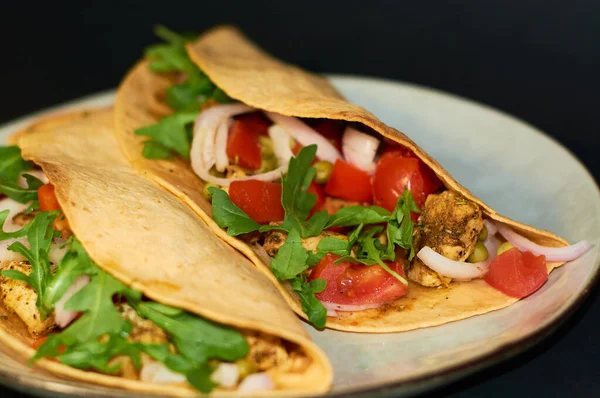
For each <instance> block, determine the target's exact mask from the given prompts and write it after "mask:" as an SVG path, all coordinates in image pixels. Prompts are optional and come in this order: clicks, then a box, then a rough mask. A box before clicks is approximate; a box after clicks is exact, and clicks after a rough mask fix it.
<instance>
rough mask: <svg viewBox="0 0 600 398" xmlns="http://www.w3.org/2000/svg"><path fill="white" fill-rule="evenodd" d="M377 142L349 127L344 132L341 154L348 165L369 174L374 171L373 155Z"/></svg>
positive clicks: (375, 139) (373, 138)
mask: <svg viewBox="0 0 600 398" xmlns="http://www.w3.org/2000/svg"><path fill="white" fill-rule="evenodd" d="M379 142H380V141H379V140H378V139H377V138H375V137H373V136H370V135H368V134H365V133H362V132H360V131H358V130H356V129H355V128H352V127H350V126H348V127H346V129H345V130H344V136H343V137H342V152H343V154H344V158H345V159H346V161H347V162H349V163H350V164H352V165H354V166H356V167H358V168H359V169H361V170H364V171H366V172H367V173H369V174H371V173H373V172H374V171H375V160H374V159H375V154H376V153H377V148H378V147H379Z"/></svg>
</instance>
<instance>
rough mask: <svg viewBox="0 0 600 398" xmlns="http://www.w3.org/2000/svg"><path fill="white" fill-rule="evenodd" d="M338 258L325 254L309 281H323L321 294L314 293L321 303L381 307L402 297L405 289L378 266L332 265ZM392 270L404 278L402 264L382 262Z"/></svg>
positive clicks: (345, 263) (343, 263) (342, 263)
mask: <svg viewBox="0 0 600 398" xmlns="http://www.w3.org/2000/svg"><path fill="white" fill-rule="evenodd" d="M339 258H340V256H338V255H336V254H331V253H329V254H327V255H326V256H325V257H323V259H321V261H320V262H319V263H318V264H317V265H316V267H315V268H314V269H313V271H312V272H311V274H310V278H309V280H315V279H323V280H325V281H326V282H327V286H326V287H325V290H323V291H322V292H321V293H317V295H316V296H317V298H318V299H319V300H321V301H324V302H330V303H335V304H339V305H359V306H360V305H367V304H383V303H386V302H389V301H392V300H395V299H397V298H400V297H402V296H404V295H405V294H406V285H405V284H404V283H402V282H400V281H399V280H398V279H396V278H395V277H393V276H392V275H390V274H389V273H388V272H387V271H386V270H384V269H383V268H381V267H380V266H379V265H371V266H367V265H362V264H354V263H350V262H345V261H344V262H341V263H339V264H334V262H335V261H337V260H338V259H339ZM385 263H386V264H387V265H388V266H389V267H390V268H391V269H392V270H394V271H396V272H397V273H398V274H399V275H401V276H404V271H403V269H402V264H400V263H399V262H397V261H386V262H385Z"/></svg>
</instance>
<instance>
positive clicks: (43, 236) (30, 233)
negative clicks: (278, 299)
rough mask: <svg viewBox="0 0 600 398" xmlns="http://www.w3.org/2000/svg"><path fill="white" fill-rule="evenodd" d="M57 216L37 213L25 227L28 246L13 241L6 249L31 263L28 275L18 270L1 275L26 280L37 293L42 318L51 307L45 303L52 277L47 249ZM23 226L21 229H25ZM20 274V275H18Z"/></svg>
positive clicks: (37, 303)
mask: <svg viewBox="0 0 600 398" xmlns="http://www.w3.org/2000/svg"><path fill="white" fill-rule="evenodd" d="M57 216H58V212H43V213H40V214H38V215H37V216H36V217H35V218H34V219H33V220H32V221H31V222H30V223H29V225H28V226H27V227H25V228H26V237H27V240H28V241H29V246H30V248H27V247H26V246H25V245H23V244H22V243H21V242H14V243H13V244H11V245H10V246H9V247H8V250H11V251H14V252H16V253H19V254H21V255H23V257H25V258H26V259H27V261H29V264H31V272H30V273H29V275H25V274H22V273H20V272H18V271H8V270H7V271H2V275H4V276H7V277H9V278H13V279H18V280H22V281H24V282H26V283H27V284H28V285H29V286H31V287H32V288H33V289H34V290H35V291H36V293H37V301H36V306H37V307H38V309H39V311H40V316H41V317H42V319H46V317H47V316H48V314H49V313H50V312H52V308H51V307H49V306H48V305H47V299H46V294H47V288H48V282H49V281H50V279H51V278H52V273H51V272H50V260H49V257H48V256H49V251H50V244H51V243H52V239H53V238H54V237H55V236H56V232H57V231H55V230H54V229H53V228H52V223H53V222H54V220H55V219H56V217H57ZM25 228H23V229H25ZM18 274H21V275H18Z"/></svg>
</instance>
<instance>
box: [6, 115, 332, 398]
mask: <svg viewBox="0 0 600 398" xmlns="http://www.w3.org/2000/svg"><path fill="white" fill-rule="evenodd" d="M112 130H113V113H112V110H111V109H104V110H93V111H85V112H81V111H79V112H75V113H69V114H62V115H59V116H57V117H53V118H50V119H48V120H44V121H42V122H40V123H37V124H35V125H33V126H32V127H31V128H28V129H25V130H23V132H19V133H17V137H18V141H19V146H20V147H21V149H22V155H23V157H24V158H25V159H27V160H31V161H33V162H35V163H36V164H38V165H39V166H41V167H42V169H43V170H44V172H45V173H46V175H47V176H48V178H49V180H50V182H51V183H52V184H53V185H54V186H55V190H56V196H57V198H58V201H59V202H60V204H61V207H62V209H63V211H64V213H65V215H66V217H67V219H68V220H69V224H70V226H71V228H72V230H73V231H74V233H75V235H76V236H77V238H78V239H79V240H80V241H81V243H82V244H83V246H84V247H85V249H86V250H87V252H88V253H89V255H90V257H91V258H92V259H93V260H94V261H95V263H96V264H97V265H98V266H99V267H101V268H102V269H104V270H105V271H107V272H109V273H110V274H112V275H113V276H115V277H116V278H117V279H119V280H120V281H122V282H124V283H126V284H127V285H129V286H131V287H132V288H133V289H135V290H137V291H140V292H142V293H143V294H145V295H146V296H148V297H150V298H151V299H153V300H156V301H158V302H161V303H164V304H167V305H171V306H174V307H178V308H182V309H185V310H187V311H190V312H192V313H195V314H198V315H200V316H203V317H205V318H207V319H211V320H213V321H216V322H219V323H223V324H227V325H231V326H234V327H238V328H245V329H250V330H256V331H260V332H264V333H267V334H270V335H275V336H278V337H280V338H282V339H285V340H287V341H289V342H293V343H296V344H298V345H299V346H300V347H302V348H303V349H304V351H305V352H306V354H307V355H308V357H310V358H311V359H312V364H311V366H310V367H309V368H308V369H307V370H306V371H305V372H304V373H298V374H291V373H286V374H283V375H282V374H278V375H277V380H278V383H279V387H280V388H281V390H277V391H273V392H266V393H265V392H262V393H260V394H258V395H260V396H280V395H284V396H288V395H299V394H311V395H312V394H319V393H324V392H326V391H327V390H328V389H329V387H330V385H331V382H332V375H333V371H332V369H331V365H330V363H329V361H328V359H327V357H326V356H325V354H324V353H323V352H322V351H321V350H320V349H319V348H318V347H317V346H316V345H315V344H314V343H313V342H312V341H311V340H310V338H309V337H308V334H307V333H306V331H305V330H304V328H303V326H302V324H301V322H299V320H298V319H297V318H296V316H295V314H294V313H293V312H292V311H291V310H290V309H289V307H288V305H287V304H286V303H285V301H284V300H283V299H282V297H281V295H280V294H279V292H278V291H277V289H276V288H275V287H274V286H273V284H272V283H271V282H270V281H269V280H267V279H266V278H265V277H264V276H263V275H262V274H261V273H260V272H258V271H257V270H256V268H255V267H254V265H253V264H252V263H251V262H250V261H248V260H247V259H246V258H245V257H244V256H241V255H240V254H239V253H237V252H236V251H235V250H234V249H232V248H231V247H230V246H229V245H227V244H226V243H225V242H223V241H222V240H221V239H219V238H218V237H216V236H215V234H214V233H213V232H212V230H211V229H210V228H208V227H207V225H206V224H205V223H204V222H203V221H202V220H201V219H199V218H198V216H197V215H196V214H195V213H194V212H193V211H192V210H191V209H190V208H189V207H188V206H186V205H185V204H184V203H182V202H181V201H180V200H178V199H177V198H175V197H174V196H173V195H171V194H169V193H168V192H166V191H165V190H163V189H162V188H160V187H159V186H157V185H156V184H154V183H153V182H152V181H150V180H148V179H146V178H144V177H142V176H140V175H139V174H138V172H137V171H136V170H135V169H134V168H133V167H132V166H131V164H130V163H129V162H128V161H127V160H126V159H125V158H124V157H123V155H122V153H121V151H120V149H119V145H118V143H117V141H116V140H115V138H114V134H113V131H112ZM6 319H9V318H6ZM6 322H9V321H8V320H7V321H6ZM11 322H12V321H11ZM10 325H12V323H3V326H10ZM11 329H12V331H11ZM0 341H2V342H3V343H4V346H5V347H7V348H10V349H11V350H12V351H14V352H19V353H20V355H23V356H26V357H30V356H32V355H33V353H34V350H33V349H32V348H30V347H31V339H30V338H29V336H28V335H27V333H25V334H23V333H22V332H17V333H15V331H14V329H13V328H8V327H7V328H6V329H5V328H0ZM37 364H38V365H39V366H41V367H43V368H45V369H47V370H49V371H51V372H53V373H56V374H58V375H62V376H66V377H70V378H73V379H77V380H81V381H86V382H92V383H97V384H102V385H106V386H114V387H120V388H125V389H131V390H135V391H143V392H148V393H165V391H168V393H169V394H170V395H197V394H198V392H197V391H195V390H192V389H190V388H188V387H185V386H181V385H179V386H178V385H165V384H162V385H161V384H152V383H146V382H141V381H132V380H127V379H123V378H119V377H113V376H108V375H102V374H98V373H93V372H86V371H82V370H78V369H75V368H71V367H68V366H64V365H61V364H59V363H57V362H54V361H51V360H45V359H44V360H40V361H39V362H37ZM214 394H215V395H231V392H228V393H226V392H219V391H217V392H215V393H214Z"/></svg>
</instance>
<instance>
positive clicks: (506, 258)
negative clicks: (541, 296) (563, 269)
mask: <svg viewBox="0 0 600 398" xmlns="http://www.w3.org/2000/svg"><path fill="white" fill-rule="evenodd" d="M484 279H485V281H486V282H487V283H488V284H490V285H491V286H492V287H494V288H496V289H498V290H500V291H501V292H502V293H504V294H506V295H507V296H511V297H515V298H522V297H526V296H529V295H530V294H532V293H533V292H535V291H536V290H538V289H539V288H540V287H541V286H542V285H543V284H544V283H546V281H547V280H548V270H547V268H546V257H545V256H537V257H536V256H535V255H534V254H533V253H531V252H520V251H519V249H517V248H516V247H513V248H512V249H510V250H507V251H505V252H504V253H502V254H501V255H499V256H498V257H496V258H495V259H494V260H493V261H492V262H491V264H490V268H489V270H488V273H487V274H486V275H485V278H484Z"/></svg>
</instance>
